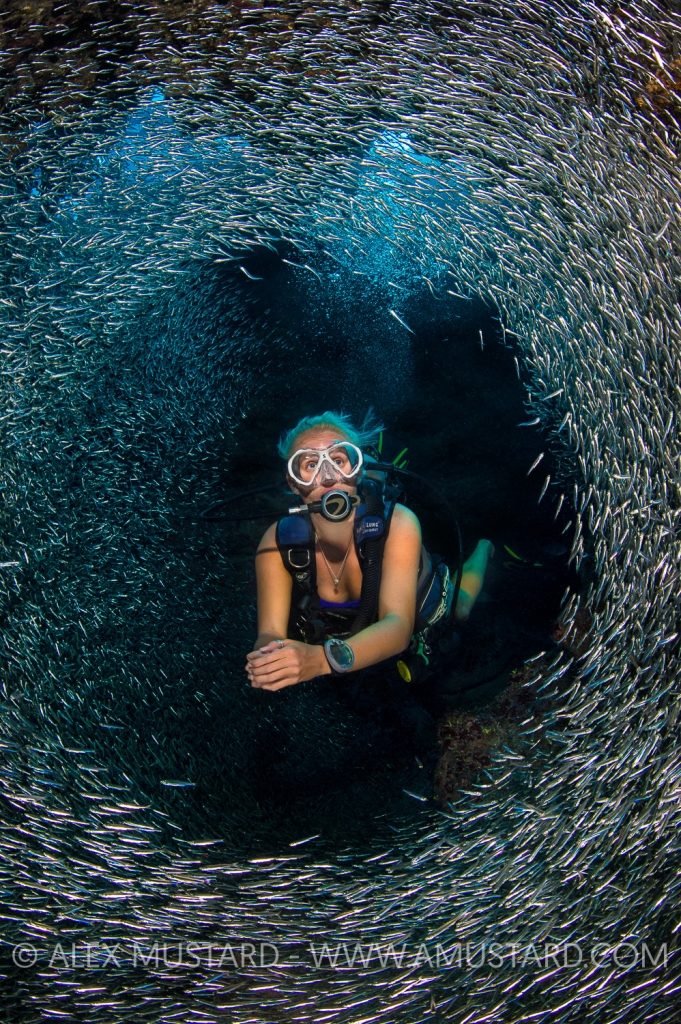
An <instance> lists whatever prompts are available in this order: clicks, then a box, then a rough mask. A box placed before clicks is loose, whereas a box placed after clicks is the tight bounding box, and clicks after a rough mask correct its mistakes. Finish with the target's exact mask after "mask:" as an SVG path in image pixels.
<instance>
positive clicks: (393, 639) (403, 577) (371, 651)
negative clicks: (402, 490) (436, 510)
mask: <svg viewBox="0 0 681 1024" xmlns="http://www.w3.org/2000/svg"><path fill="white" fill-rule="evenodd" d="M420 556H421V528H420V526H419V521H418V519H417V518H416V516H415V515H414V514H413V512H410V511H409V509H407V508H405V507H404V506H402V505H398V506H397V507H396V509H395V511H394V513H393V521H392V523H391V525H390V533H389V534H388V539H387V541H386V544H385V552H384V555H383V572H382V575H381V590H380V594H379V602H378V618H379V620H378V622H375V623H374V624H373V626H367V628H366V629H363V630H362V631H361V633H358V634H357V635H356V636H353V637H352V638H351V639H350V641H349V643H350V647H352V650H353V652H354V655H355V663H354V665H353V671H356V670H357V669H360V668H366V667H367V666H368V665H375V664H376V662H379V661H383V659H384V658H390V657H391V656H392V655H394V654H400V653H401V652H402V651H403V650H404V649H405V647H407V645H408V643H409V640H410V639H411V635H412V632H413V629H414V616H415V614H416V584H417V579H418V570H419V558H420Z"/></svg>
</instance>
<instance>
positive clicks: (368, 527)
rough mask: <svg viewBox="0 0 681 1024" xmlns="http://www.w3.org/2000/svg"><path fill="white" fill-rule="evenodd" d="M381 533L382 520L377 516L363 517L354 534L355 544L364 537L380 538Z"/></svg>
mask: <svg viewBox="0 0 681 1024" xmlns="http://www.w3.org/2000/svg"><path fill="white" fill-rule="evenodd" d="M382 533H383V520H382V519H379V518H378V516H364V518H363V519H362V522H361V523H360V525H359V527H358V528H357V530H356V532H355V539H356V541H357V543H358V544H359V543H361V541H363V540H364V539H365V538H366V537H380V536H381V534H382Z"/></svg>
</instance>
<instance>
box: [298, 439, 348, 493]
mask: <svg viewBox="0 0 681 1024" xmlns="http://www.w3.org/2000/svg"><path fill="white" fill-rule="evenodd" d="M339 440H343V438H341V437H339V434H338V431H334V430H324V429H320V430H317V431H310V433H308V434H302V435H301V436H300V437H299V438H298V439H297V441H296V447H295V450H296V451H299V450H300V449H301V448H308V449H314V450H316V451H320V452H322V451H325V450H326V449H328V448H331V446H332V445H333V444H334V442H335V441H339ZM329 456H330V458H331V462H332V464H334V465H336V466H338V469H339V470H342V471H343V472H344V473H350V472H352V464H351V463H350V460H349V459H348V456H347V454H346V453H345V451H344V449H343V448H342V446H339V448H338V450H337V451H335V452H334V451H332V452H330V453H329ZM318 468H319V459H318V458H316V457H315V455H314V454H313V453H312V452H309V453H306V454H305V455H304V456H302V457H301V459H300V461H299V463H298V466H297V467H296V472H297V476H299V477H300V479H301V480H305V479H309V480H310V487H301V485H300V484H298V483H296V482H295V481H293V480H291V478H290V477H288V476H287V480H288V483H289V486H290V487H291V490H293V491H294V492H295V493H296V494H300V495H301V496H302V497H303V498H304V500H305V502H306V503H307V504H309V503H310V502H313V501H319V500H320V499H321V498H322V497H323V496H324V495H325V494H326V493H327V492H328V491H345V492H346V493H347V494H356V493H357V477H356V476H354V477H352V478H351V479H350V480H346V479H345V477H344V476H342V475H341V473H340V472H337V473H333V471H332V468H331V466H330V465H329V464H328V463H325V464H324V466H323V469H322V472H321V473H317V476H316V477H315V473H316V471H317V470H318ZM358 475H359V474H358ZM331 476H333V477H334V479H333V480H332V479H331Z"/></svg>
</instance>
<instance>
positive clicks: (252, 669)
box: [246, 640, 331, 690]
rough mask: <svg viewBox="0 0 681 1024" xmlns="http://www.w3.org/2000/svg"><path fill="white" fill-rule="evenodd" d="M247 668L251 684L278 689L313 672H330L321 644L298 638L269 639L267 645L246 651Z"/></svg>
mask: <svg viewBox="0 0 681 1024" xmlns="http://www.w3.org/2000/svg"><path fill="white" fill-rule="evenodd" d="M246 672H247V673H248V678H249V680H250V683H251V686H256V687H258V688H259V689H262V690H281V689H282V688H283V687H284V686H293V685H294V683H304V682H305V681H306V680H307V679H314V678H315V676H323V675H329V674H330V672H331V668H330V666H329V663H328V661H327V660H326V655H325V654H324V648H323V647H317V646H314V645H312V644H303V643H299V641H298V640H272V642H271V643H269V644H267V646H266V647H260V648H259V650H257V651H251V653H250V654H247V655H246Z"/></svg>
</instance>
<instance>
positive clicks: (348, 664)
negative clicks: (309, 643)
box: [324, 640, 355, 675]
mask: <svg viewBox="0 0 681 1024" xmlns="http://www.w3.org/2000/svg"><path fill="white" fill-rule="evenodd" d="M324 654H325V655H326V660H327V661H328V663H329V665H330V666H331V671H332V672H333V673H334V675H343V673H345V672H349V671H350V669H351V668H352V666H353V665H354V664H355V655H354V652H353V650H352V647H350V645H349V644H346V643H345V641H344V640H327V641H326V643H325V644H324Z"/></svg>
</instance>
